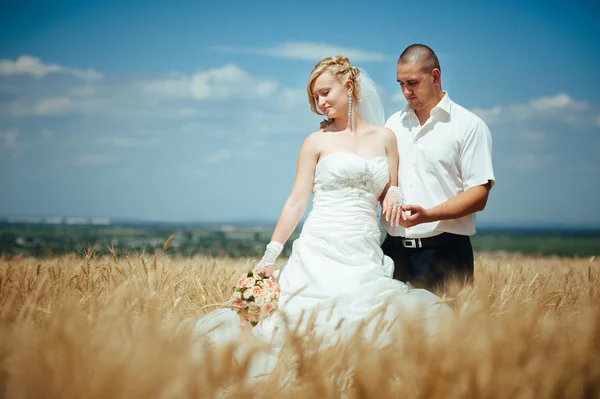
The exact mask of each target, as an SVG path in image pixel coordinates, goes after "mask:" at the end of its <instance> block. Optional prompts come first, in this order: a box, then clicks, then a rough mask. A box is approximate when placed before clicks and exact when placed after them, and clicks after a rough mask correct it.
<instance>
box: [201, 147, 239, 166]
mask: <svg viewBox="0 0 600 399" xmlns="http://www.w3.org/2000/svg"><path fill="white" fill-rule="evenodd" d="M232 155H233V153H232V152H231V150H229V149H222V150H218V151H215V152H213V153H212V154H208V155H207V156H206V157H204V163H219V162H222V161H224V160H226V159H228V158H231V156H232Z"/></svg>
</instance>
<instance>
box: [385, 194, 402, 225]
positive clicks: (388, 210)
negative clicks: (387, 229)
mask: <svg viewBox="0 0 600 399" xmlns="http://www.w3.org/2000/svg"><path fill="white" fill-rule="evenodd" d="M403 203H404V198H403V196H402V193H401V192H400V189H399V188H398V187H396V186H392V187H390V188H389V189H388V191H387V193H386V195H385V198H384V199H383V203H382V204H381V207H382V208H383V210H382V213H383V215H384V216H385V220H386V221H387V222H389V223H390V225H391V226H398V225H400V221H401V220H406V215H405V213H404V211H403V210H402V204H403Z"/></svg>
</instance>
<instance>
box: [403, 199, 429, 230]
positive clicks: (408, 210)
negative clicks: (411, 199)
mask: <svg viewBox="0 0 600 399" xmlns="http://www.w3.org/2000/svg"><path fill="white" fill-rule="evenodd" d="M402 211H403V212H404V214H405V215H406V216H405V217H404V218H402V219H399V224H400V226H402V227H404V228H409V227H413V226H416V225H418V224H421V223H428V222H433V221H434V218H433V217H432V215H431V213H430V212H429V211H428V210H427V209H425V208H423V207H422V206H419V205H410V204H406V205H402Z"/></svg>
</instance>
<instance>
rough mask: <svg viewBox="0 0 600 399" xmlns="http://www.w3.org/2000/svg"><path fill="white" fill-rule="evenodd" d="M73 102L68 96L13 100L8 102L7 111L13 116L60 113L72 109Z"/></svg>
mask: <svg viewBox="0 0 600 399" xmlns="http://www.w3.org/2000/svg"><path fill="white" fill-rule="evenodd" d="M73 106H74V103H73V101H72V100H71V99H70V98H68V97H49V98H44V99H41V100H35V101H33V103H32V102H31V101H25V100H15V101H13V102H11V103H10V107H9V112H10V113H11V114H12V115H13V116H49V115H62V114H67V113H69V112H71V111H73V110H74V109H73Z"/></svg>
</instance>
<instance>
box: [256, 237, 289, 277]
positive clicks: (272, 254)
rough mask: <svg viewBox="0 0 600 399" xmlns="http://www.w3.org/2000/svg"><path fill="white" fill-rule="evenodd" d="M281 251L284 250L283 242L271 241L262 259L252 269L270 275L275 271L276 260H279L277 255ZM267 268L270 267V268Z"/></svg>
mask: <svg viewBox="0 0 600 399" xmlns="http://www.w3.org/2000/svg"><path fill="white" fill-rule="evenodd" d="M281 251H283V244H282V243H280V242H277V241H271V242H270V243H269V244H268V245H267V248H266V249H265V254H264V255H263V257H262V259H261V260H260V262H258V264H257V265H256V266H255V267H254V269H252V271H253V272H255V273H264V274H265V275H266V276H267V277H270V276H271V274H272V273H273V266H274V265H275V260H277V257H278V256H279V255H280V254H281ZM267 268H270V270H269V269H267Z"/></svg>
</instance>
